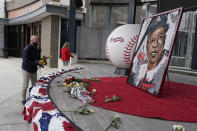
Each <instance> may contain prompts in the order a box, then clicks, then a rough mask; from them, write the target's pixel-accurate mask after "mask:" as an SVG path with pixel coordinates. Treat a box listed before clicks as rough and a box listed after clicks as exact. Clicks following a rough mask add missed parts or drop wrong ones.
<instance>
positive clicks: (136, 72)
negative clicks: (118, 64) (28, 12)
mask: <svg viewBox="0 0 197 131" xmlns="http://www.w3.org/2000/svg"><path fill="white" fill-rule="evenodd" d="M182 10H183V8H177V9H174V10H170V11H167V12H163V13H160V14H156V15H154V16H151V17H147V18H144V19H143V20H142V25H141V30H140V34H139V38H138V42H137V45H136V48H135V52H134V56H133V60H132V63H131V67H130V71H129V75H128V79H127V83H128V84H130V85H132V86H134V87H136V88H139V89H141V90H143V91H145V92H148V93H150V94H152V95H154V96H157V97H159V96H160V94H161V90H162V87H163V84H164V81H165V76H166V73H167V69H168V65H169V61H170V57H171V53H172V49H173V43H174V40H175V36H176V33H177V30H178V27H179V24H180V20H181V16H182Z"/></svg>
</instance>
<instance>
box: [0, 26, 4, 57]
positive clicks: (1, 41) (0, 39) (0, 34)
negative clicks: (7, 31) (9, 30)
mask: <svg viewBox="0 0 197 131" xmlns="http://www.w3.org/2000/svg"><path fill="white" fill-rule="evenodd" d="M3 47H4V25H0V56H3V51H2V50H1V49H2V48H3Z"/></svg>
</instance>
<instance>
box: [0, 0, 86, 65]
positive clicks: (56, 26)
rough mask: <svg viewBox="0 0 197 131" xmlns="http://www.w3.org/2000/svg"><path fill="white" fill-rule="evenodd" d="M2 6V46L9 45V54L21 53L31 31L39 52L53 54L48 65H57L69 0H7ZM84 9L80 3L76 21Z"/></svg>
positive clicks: (64, 38) (66, 20)
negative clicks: (36, 38) (36, 39)
mask: <svg viewBox="0 0 197 131" xmlns="http://www.w3.org/2000/svg"><path fill="white" fill-rule="evenodd" d="M5 8H6V9H5V10H6V13H5V14H6V19H4V20H6V22H4V23H3V22H1V25H2V26H4V30H5V31H4V46H5V47H7V48H8V49H9V56H14V57H21V56H22V51H23V48H24V47H25V46H26V45H28V44H29V42H30V37H31V35H37V36H38V37H39V48H41V49H42V53H41V54H42V55H45V56H53V58H52V59H50V60H49V65H48V66H50V67H57V66H58V58H59V57H60V54H59V52H60V51H59V50H60V47H61V45H62V44H63V43H64V42H65V41H68V37H69V36H68V35H69V34H68V30H67V28H68V27H67V26H64V25H65V23H67V22H68V19H69V12H68V11H69V1H67V2H65V1H63V0H7V1H5ZM84 11H85V8H84V7H83V8H80V9H78V10H77V12H76V18H75V19H76V21H77V23H78V24H79V25H80V24H81V23H82V21H83V13H84ZM0 38H1V37H0ZM0 40H1V39H0Z"/></svg>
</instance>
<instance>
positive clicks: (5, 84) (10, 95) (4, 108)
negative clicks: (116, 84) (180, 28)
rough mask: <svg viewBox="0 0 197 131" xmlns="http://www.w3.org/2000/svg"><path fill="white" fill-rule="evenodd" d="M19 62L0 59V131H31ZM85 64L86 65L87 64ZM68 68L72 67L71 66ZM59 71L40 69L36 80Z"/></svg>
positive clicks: (175, 78)
mask: <svg viewBox="0 0 197 131" xmlns="http://www.w3.org/2000/svg"><path fill="white" fill-rule="evenodd" d="M21 62H22V59H21V58H8V59H4V58H2V57H0V83H1V84H0V89H1V91H0V111H1V112H0V131H13V130H14V131H33V127H32V124H28V123H27V122H26V121H24V120H23V115H22V110H23V105H22V104H21V91H22V73H21ZM85 63H86V64H87V62H85ZM94 63H95V62H94ZM89 64H91V63H89ZM104 64H108V63H104ZM74 66H83V64H82V63H81V64H80V65H74ZM70 67H72V65H71V66H70ZM59 69H60V68H59ZM59 69H58V68H48V67H45V68H42V69H41V70H39V71H38V78H39V77H41V76H44V75H47V74H49V73H52V72H56V71H57V70H59ZM169 76H170V80H172V81H177V82H185V83H187V84H192V85H197V81H196V80H197V77H193V76H186V75H181V74H173V73H169ZM98 77H99V76H98ZM169 126H170V125H169ZM186 126H188V127H190V129H194V130H191V131H195V130H196V129H197V124H196V123H193V124H191V123H190V124H189V123H188V124H187V125H186ZM186 129H187V128H186Z"/></svg>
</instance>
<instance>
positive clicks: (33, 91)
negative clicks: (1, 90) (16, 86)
mask: <svg viewBox="0 0 197 131" xmlns="http://www.w3.org/2000/svg"><path fill="white" fill-rule="evenodd" d="M80 69H82V68H77V67H75V68H71V69H68V70H64V69H61V70H59V71H58V72H57V73H51V74H48V75H46V76H45V77H41V78H39V79H38V80H37V82H36V84H35V85H34V86H33V87H31V88H29V94H28V97H27V99H26V103H25V105H24V109H23V112H22V113H23V115H24V120H26V121H27V122H28V123H30V122H31V121H32V122H33V127H34V131H53V130H57V131H77V129H76V128H75V127H74V126H73V125H72V124H71V123H70V122H69V121H68V120H67V119H66V118H65V117H64V116H63V115H62V114H61V113H60V112H59V111H58V110H57V109H56V107H55V106H54V105H53V103H52V101H51V100H50V99H49V96H48V94H47V88H48V83H49V82H50V80H52V79H53V78H54V77H56V76H57V75H60V74H63V73H66V72H70V71H74V70H80Z"/></svg>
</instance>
